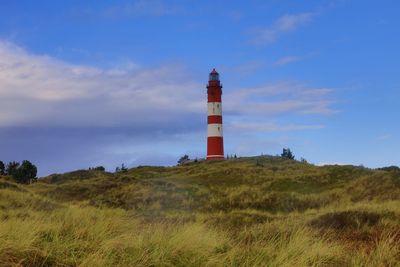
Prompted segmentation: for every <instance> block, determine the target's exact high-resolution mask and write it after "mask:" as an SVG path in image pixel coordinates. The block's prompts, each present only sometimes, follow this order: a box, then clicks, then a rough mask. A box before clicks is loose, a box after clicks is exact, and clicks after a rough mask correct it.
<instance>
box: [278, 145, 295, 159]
mask: <svg viewBox="0 0 400 267" xmlns="http://www.w3.org/2000/svg"><path fill="white" fill-rule="evenodd" d="M281 157H282V158H287V159H294V155H293V153H292V151H290V148H284V149H283V152H282V154H281Z"/></svg>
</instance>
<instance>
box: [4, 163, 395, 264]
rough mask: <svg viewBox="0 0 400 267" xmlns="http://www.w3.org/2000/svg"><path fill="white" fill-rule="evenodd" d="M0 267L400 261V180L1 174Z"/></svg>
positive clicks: (261, 167)
mask: <svg viewBox="0 0 400 267" xmlns="http://www.w3.org/2000/svg"><path fill="white" fill-rule="evenodd" d="M0 266H400V173H399V172H397V171H374V170H369V169H366V168H362V167H354V166H325V167H317V166H314V165H310V164H306V163H300V162H297V161H291V160H284V159H282V158H279V157H255V158H240V159H235V160H226V161H213V162H200V163H192V164H188V165H184V166H177V167H150V166H144V167H138V168H134V169H130V170H129V171H128V172H126V173H117V174H113V173H106V172H100V171H83V170H82V171H75V172H71V173H66V174H55V175H51V176H48V177H45V178H43V179H41V180H40V181H39V182H38V183H35V184H32V185H17V184H14V183H13V182H12V181H10V180H7V179H6V178H4V177H3V178H0Z"/></svg>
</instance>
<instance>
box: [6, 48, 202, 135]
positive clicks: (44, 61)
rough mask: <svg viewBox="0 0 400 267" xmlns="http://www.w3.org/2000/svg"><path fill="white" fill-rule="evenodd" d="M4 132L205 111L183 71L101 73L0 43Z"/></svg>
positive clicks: (112, 123) (165, 117)
mask: <svg viewBox="0 0 400 267" xmlns="http://www.w3.org/2000/svg"><path fill="white" fill-rule="evenodd" d="M0 70H1V71H0V114H1V115H0V127H6V126H22V125H27V124H28V125H37V124H45V125H47V126H60V125H61V126H118V125H124V124H125V123H130V124H134V123H138V122H146V121H148V122H154V123H157V122H159V121H163V120H173V119H174V118H175V117H176V116H180V114H185V113H190V112H193V113H201V112H203V110H204V109H205V108H204V107H203V106H204V103H203V102H204V99H203V98H204V95H203V93H204V92H203V91H201V90H199V88H201V87H202V86H200V85H198V84H196V83H194V82H192V81H188V80H186V79H185V74H184V73H185V70H184V69H183V68H181V67H179V66H162V67H159V68H155V69H137V68H131V67H129V66H128V67H126V68H117V69H100V68H94V67H89V66H81V65H73V64H67V63H65V62H61V61H58V60H55V59H54V58H51V57H48V56H37V55H32V54H29V53H28V52H26V51H24V50H23V49H21V48H19V47H17V46H15V45H13V44H11V43H4V42H0Z"/></svg>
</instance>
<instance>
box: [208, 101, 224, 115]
mask: <svg viewBox="0 0 400 267" xmlns="http://www.w3.org/2000/svg"><path fill="white" fill-rule="evenodd" d="M208 116H222V104H221V102H208Z"/></svg>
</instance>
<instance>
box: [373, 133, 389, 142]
mask: <svg viewBox="0 0 400 267" xmlns="http://www.w3.org/2000/svg"><path fill="white" fill-rule="evenodd" d="M391 138H392V134H382V135H379V136H378V137H377V138H376V140H378V141H386V140H389V139H391Z"/></svg>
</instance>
